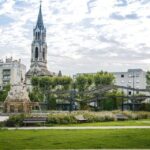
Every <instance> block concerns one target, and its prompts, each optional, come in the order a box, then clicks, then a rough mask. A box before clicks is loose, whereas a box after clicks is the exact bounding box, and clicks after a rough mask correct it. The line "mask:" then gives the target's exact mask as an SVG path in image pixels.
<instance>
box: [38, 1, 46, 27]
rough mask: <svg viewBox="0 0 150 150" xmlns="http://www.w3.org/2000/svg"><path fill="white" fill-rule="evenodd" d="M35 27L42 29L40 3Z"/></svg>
mask: <svg viewBox="0 0 150 150" xmlns="http://www.w3.org/2000/svg"><path fill="white" fill-rule="evenodd" d="M37 27H38V28H39V29H44V23H43V16H42V6H41V3H40V9H39V15H38V19H37V23H36V28H37Z"/></svg>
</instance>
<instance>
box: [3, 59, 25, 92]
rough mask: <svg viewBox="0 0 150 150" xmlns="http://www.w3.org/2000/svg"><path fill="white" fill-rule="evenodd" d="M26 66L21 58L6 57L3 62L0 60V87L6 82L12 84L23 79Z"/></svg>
mask: <svg viewBox="0 0 150 150" xmlns="http://www.w3.org/2000/svg"><path fill="white" fill-rule="evenodd" d="M25 73H26V66H25V65H23V64H22V63H21V60H20V59H19V60H13V58H12V57H11V58H6V60H5V62H4V61H3V60H1V61H0V89H2V87H3V86H5V85H7V84H9V83H10V84H11V85H14V84H16V83H19V82H21V80H25Z"/></svg>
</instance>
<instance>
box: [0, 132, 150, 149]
mask: <svg viewBox="0 0 150 150" xmlns="http://www.w3.org/2000/svg"><path fill="white" fill-rule="evenodd" d="M149 141H150V129H124V130H123V129H117V130H14V131H9V130H0V149H5V150H9V149H10V150H11V149H15V150H18V149H19V150H20V149H98V148H99V149H100V148H137V149H142V148H145V149H146V148H147V149H148V148H150V142H149Z"/></svg>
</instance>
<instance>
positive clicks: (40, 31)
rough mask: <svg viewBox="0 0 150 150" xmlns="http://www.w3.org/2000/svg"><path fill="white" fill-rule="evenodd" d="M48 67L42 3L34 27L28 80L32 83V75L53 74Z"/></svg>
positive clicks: (27, 74)
mask: <svg viewBox="0 0 150 150" xmlns="http://www.w3.org/2000/svg"><path fill="white" fill-rule="evenodd" d="M53 75H54V73H53V72H50V71H48V69H47V43H46V28H45V27H44V23H43V16H42V8H41V5H40V8H39V14H38V19H37V23H36V26H35V28H34V29H33V42H32V45H31V65H30V69H29V71H28V72H27V73H26V82H27V84H28V83H29V84H30V79H31V77H32V76H53Z"/></svg>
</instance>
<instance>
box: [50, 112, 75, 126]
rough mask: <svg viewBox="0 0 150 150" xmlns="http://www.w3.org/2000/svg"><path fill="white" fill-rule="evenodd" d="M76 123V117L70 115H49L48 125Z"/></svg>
mask: <svg viewBox="0 0 150 150" xmlns="http://www.w3.org/2000/svg"><path fill="white" fill-rule="evenodd" d="M76 122H77V121H76V119H75V118H74V116H73V115H72V114H69V113H65V114H49V115H48V123H50V124H71V123H76Z"/></svg>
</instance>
